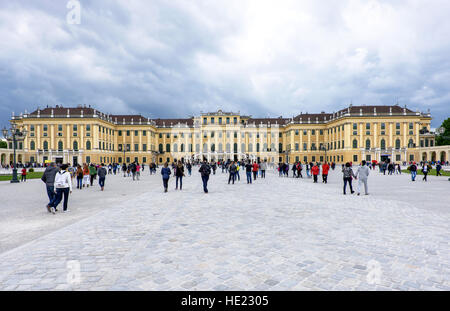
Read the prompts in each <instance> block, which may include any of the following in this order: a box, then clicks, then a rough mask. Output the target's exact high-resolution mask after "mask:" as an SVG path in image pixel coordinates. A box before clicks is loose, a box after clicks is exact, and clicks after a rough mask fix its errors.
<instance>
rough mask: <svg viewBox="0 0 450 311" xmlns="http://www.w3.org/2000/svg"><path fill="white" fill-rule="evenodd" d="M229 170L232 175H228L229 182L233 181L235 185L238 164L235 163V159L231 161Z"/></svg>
mask: <svg viewBox="0 0 450 311" xmlns="http://www.w3.org/2000/svg"><path fill="white" fill-rule="evenodd" d="M228 171H229V173H230V177H228V184H230V181H233V185H234V180H235V179H236V165H235V164H234V161H233V162H231V164H230V168H229V169H228Z"/></svg>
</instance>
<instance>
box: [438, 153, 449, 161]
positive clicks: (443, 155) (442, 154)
mask: <svg viewBox="0 0 450 311" xmlns="http://www.w3.org/2000/svg"><path fill="white" fill-rule="evenodd" d="M439 161H441V162H445V161H447V157H446V152H445V151H441V154H440V156H439Z"/></svg>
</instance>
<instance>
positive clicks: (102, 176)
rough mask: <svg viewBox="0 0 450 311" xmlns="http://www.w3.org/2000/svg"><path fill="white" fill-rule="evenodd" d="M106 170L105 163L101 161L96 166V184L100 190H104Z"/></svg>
mask: <svg viewBox="0 0 450 311" xmlns="http://www.w3.org/2000/svg"><path fill="white" fill-rule="evenodd" d="M107 174H108V172H107V171H106V168H105V165H104V164H103V163H102V164H101V165H100V167H99V168H98V172H97V175H98V184H99V185H100V189H101V191H103V190H105V179H106V175H107Z"/></svg>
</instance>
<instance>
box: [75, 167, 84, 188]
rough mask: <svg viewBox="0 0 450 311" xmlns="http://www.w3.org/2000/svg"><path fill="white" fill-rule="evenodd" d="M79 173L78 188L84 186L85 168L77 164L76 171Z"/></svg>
mask: <svg viewBox="0 0 450 311" xmlns="http://www.w3.org/2000/svg"><path fill="white" fill-rule="evenodd" d="M75 174H76V175H77V189H82V188H83V169H82V168H81V166H80V165H77V170H76V172H75Z"/></svg>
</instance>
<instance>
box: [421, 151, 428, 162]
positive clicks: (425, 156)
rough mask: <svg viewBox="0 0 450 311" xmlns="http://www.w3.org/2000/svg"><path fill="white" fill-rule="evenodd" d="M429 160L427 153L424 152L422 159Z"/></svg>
mask: <svg viewBox="0 0 450 311" xmlns="http://www.w3.org/2000/svg"><path fill="white" fill-rule="evenodd" d="M427 160H428V157H427V153H426V152H423V153H422V161H427Z"/></svg>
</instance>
